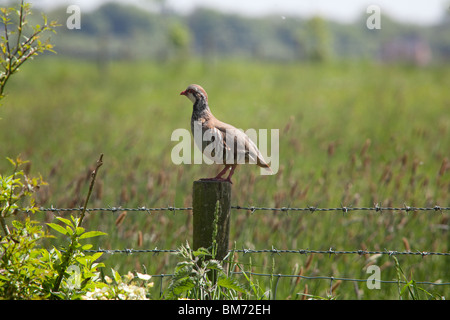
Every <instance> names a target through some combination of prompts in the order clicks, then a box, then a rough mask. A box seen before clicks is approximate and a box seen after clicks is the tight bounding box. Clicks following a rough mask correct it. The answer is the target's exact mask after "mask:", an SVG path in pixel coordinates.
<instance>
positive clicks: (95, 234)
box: [80, 231, 107, 240]
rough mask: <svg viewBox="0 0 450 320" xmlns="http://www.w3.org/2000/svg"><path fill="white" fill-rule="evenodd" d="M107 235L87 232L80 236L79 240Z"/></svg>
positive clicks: (98, 232) (99, 232)
mask: <svg viewBox="0 0 450 320" xmlns="http://www.w3.org/2000/svg"><path fill="white" fill-rule="evenodd" d="M106 234H107V233H104V232H101V231H88V232H86V233H83V234H82V235H81V236H80V240H81V239H87V238H92V237H98V236H104V235H106Z"/></svg>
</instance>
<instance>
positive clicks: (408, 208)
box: [39, 205, 450, 213]
mask: <svg viewBox="0 0 450 320" xmlns="http://www.w3.org/2000/svg"><path fill="white" fill-rule="evenodd" d="M83 209H84V208H83V207H77V208H55V207H53V206H51V207H49V208H44V207H41V208H39V211H42V212H56V213H58V212H72V211H82V210H83ZM231 209H235V210H244V211H250V212H251V213H254V212H256V211H280V212H289V211H294V212H295V211H300V212H301V211H303V212H310V213H314V212H327V211H337V212H343V213H348V212H350V211H375V212H380V213H382V212H383V211H404V212H415V211H432V212H443V211H450V207H441V206H438V205H436V206H433V207H413V206H408V205H404V206H403V207H382V206H379V205H375V206H373V207H351V206H340V207H334V208H320V207H314V206H308V207H304V208H292V207H277V208H273V207H256V206H239V205H237V206H231ZM190 210H192V207H172V206H167V207H155V208H148V207H146V206H142V207H136V208H125V207H121V206H117V207H105V208H86V212H99V211H100V212H118V211H122V212H123V211H126V212H146V213H152V212H157V211H190Z"/></svg>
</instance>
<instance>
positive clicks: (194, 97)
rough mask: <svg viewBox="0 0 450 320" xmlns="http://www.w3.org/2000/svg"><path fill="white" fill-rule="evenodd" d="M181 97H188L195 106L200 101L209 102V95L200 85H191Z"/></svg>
mask: <svg viewBox="0 0 450 320" xmlns="http://www.w3.org/2000/svg"><path fill="white" fill-rule="evenodd" d="M180 95H183V96H186V97H187V98H188V99H189V100H191V101H192V103H194V104H195V103H196V102H197V101H199V100H200V99H203V100H204V101H205V102H208V95H207V94H206V91H205V90H204V89H203V88H202V87H200V86H199V85H198V84H191V85H190V86H188V87H187V88H186V90H184V91H182V92H181V93H180Z"/></svg>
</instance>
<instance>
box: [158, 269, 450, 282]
mask: <svg viewBox="0 0 450 320" xmlns="http://www.w3.org/2000/svg"><path fill="white" fill-rule="evenodd" d="M243 274H245V275H252V276H259V277H273V278H278V279H279V278H300V279H305V280H329V281H349V282H367V281H368V279H354V278H343V277H334V276H305V275H300V274H281V273H259V272H253V271H245V272H244V271H230V275H243ZM173 276H174V274H163V273H162V274H154V275H151V277H152V278H165V277H173ZM370 281H373V282H379V283H389V284H407V282H406V281H404V280H381V279H376V278H371V279H370ZM414 283H415V284H425V285H433V286H448V285H450V282H441V281H440V280H437V281H434V282H432V281H414Z"/></svg>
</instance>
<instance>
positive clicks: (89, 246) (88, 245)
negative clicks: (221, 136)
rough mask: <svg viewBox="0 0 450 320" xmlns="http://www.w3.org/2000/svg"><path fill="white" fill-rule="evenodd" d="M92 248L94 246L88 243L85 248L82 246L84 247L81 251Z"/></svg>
mask: <svg viewBox="0 0 450 320" xmlns="http://www.w3.org/2000/svg"><path fill="white" fill-rule="evenodd" d="M92 247H93V246H92V244H90V243H88V244H85V245H84V246H82V247H81V250H89V249H91V248H92Z"/></svg>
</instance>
